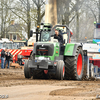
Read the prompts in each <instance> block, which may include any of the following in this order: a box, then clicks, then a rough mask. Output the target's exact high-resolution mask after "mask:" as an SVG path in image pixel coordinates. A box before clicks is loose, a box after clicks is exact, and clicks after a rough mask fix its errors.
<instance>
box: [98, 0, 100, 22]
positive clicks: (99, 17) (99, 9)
mask: <svg viewBox="0 0 100 100" xmlns="http://www.w3.org/2000/svg"><path fill="white" fill-rule="evenodd" d="M98 22H99V23H100V0H99V21H98Z"/></svg>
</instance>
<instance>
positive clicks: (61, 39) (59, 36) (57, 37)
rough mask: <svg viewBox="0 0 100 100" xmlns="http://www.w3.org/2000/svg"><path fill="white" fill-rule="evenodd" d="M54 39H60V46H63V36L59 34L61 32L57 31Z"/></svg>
mask: <svg viewBox="0 0 100 100" xmlns="http://www.w3.org/2000/svg"><path fill="white" fill-rule="evenodd" d="M54 39H58V42H59V43H60V45H63V36H62V35H61V34H59V31H58V30H56V29H55V34H54Z"/></svg>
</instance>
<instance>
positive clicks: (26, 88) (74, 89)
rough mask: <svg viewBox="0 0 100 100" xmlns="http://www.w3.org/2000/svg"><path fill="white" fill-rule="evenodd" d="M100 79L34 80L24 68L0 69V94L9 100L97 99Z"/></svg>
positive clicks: (99, 91)
mask: <svg viewBox="0 0 100 100" xmlns="http://www.w3.org/2000/svg"><path fill="white" fill-rule="evenodd" d="M97 94H100V81H99V80H94V81H72V80H70V81H69V80H63V81H59V80H36V79H35V80H33V79H25V78H24V70H23V69H12V68H11V69H0V95H9V98H7V99H8V100H96V95H97Z"/></svg>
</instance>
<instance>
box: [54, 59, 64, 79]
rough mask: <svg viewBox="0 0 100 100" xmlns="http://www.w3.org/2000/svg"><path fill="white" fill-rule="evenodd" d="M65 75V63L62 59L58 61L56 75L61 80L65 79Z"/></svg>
mask: <svg viewBox="0 0 100 100" xmlns="http://www.w3.org/2000/svg"><path fill="white" fill-rule="evenodd" d="M64 75H65V65H64V62H63V61H62V60H60V61H58V62H57V70H56V77H57V79H59V80H63V79H64Z"/></svg>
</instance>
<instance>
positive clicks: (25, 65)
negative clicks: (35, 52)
mask: <svg viewBox="0 0 100 100" xmlns="http://www.w3.org/2000/svg"><path fill="white" fill-rule="evenodd" d="M24 76H25V78H31V71H30V68H28V60H27V61H25V64H24Z"/></svg>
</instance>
